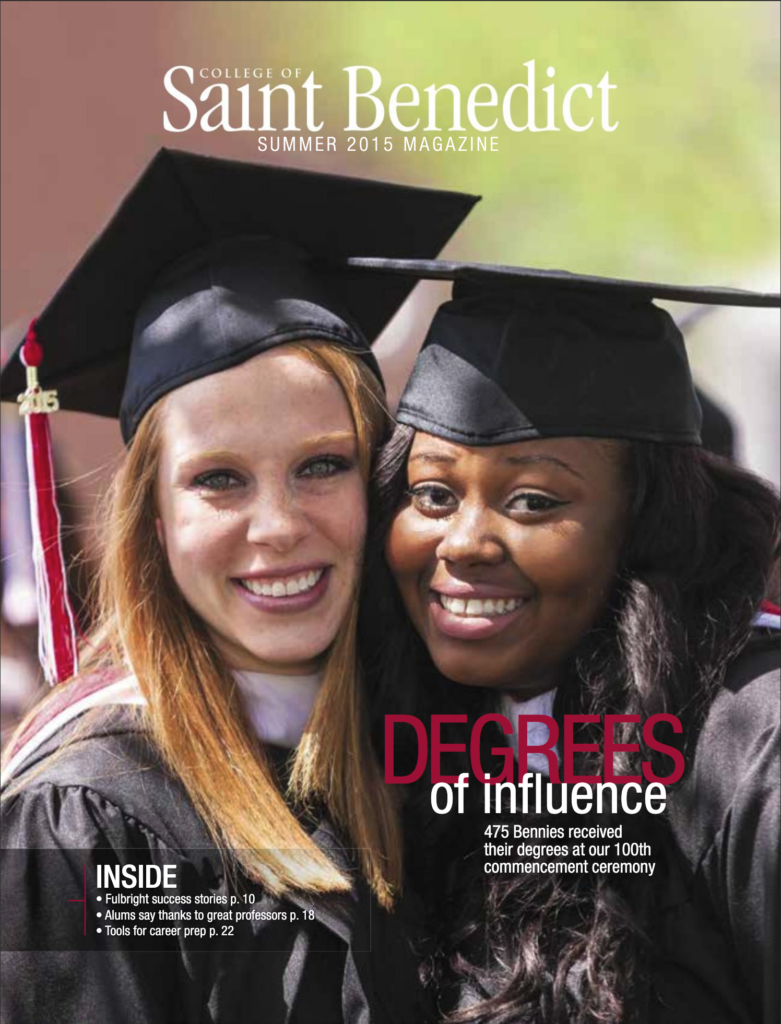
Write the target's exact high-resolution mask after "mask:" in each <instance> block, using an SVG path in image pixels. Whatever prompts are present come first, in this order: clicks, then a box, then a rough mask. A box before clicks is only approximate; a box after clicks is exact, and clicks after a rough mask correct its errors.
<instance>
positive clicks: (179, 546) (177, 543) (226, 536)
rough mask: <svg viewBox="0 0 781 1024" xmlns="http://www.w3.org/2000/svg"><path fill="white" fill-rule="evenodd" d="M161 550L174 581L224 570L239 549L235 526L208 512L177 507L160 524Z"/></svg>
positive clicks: (230, 518) (221, 516) (233, 521)
mask: <svg viewBox="0 0 781 1024" xmlns="http://www.w3.org/2000/svg"><path fill="white" fill-rule="evenodd" d="M162 524H163V534H164V541H163V547H164V550H165V553H166V556H167V558H168V562H169V565H170V566H171V571H172V572H173V574H174V578H175V579H177V581H179V580H180V579H182V578H184V579H188V578H192V577H193V576H196V575H199V574H200V573H205V572H208V571H210V570H212V571H217V570H220V569H226V570H227V569H228V568H229V567H230V564H231V560H234V561H235V554H236V551H237V548H238V545H239V535H240V529H239V524H238V522H236V521H235V520H234V519H233V518H232V517H229V516H226V515H216V514H215V513H214V512H213V511H212V510H199V509H191V508H189V507H178V508H173V509H171V510H170V513H169V515H168V516H167V517H166V518H164V519H163V520H162Z"/></svg>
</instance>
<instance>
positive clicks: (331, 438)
mask: <svg viewBox="0 0 781 1024" xmlns="http://www.w3.org/2000/svg"><path fill="white" fill-rule="evenodd" d="M357 440H358V435H357V434H356V433H355V431H354V430H335V431H333V433H331V434H317V435H315V436H314V437H308V438H306V440H305V441H304V442H303V444H302V447H307V448H319V447H320V445H323V444H339V442H341V441H357Z"/></svg>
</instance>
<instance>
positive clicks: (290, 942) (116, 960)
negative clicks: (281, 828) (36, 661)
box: [0, 708, 430, 1024]
mask: <svg viewBox="0 0 781 1024" xmlns="http://www.w3.org/2000/svg"><path fill="white" fill-rule="evenodd" d="M82 725H83V723H82ZM81 727H82V726H80V725H79V724H78V722H77V723H76V724H74V725H71V726H66V727H65V729H64V730H63V731H62V732H61V733H60V734H58V735H56V736H55V737H53V738H52V739H51V740H50V741H48V742H47V743H46V744H45V745H43V746H42V747H41V749H40V750H39V751H37V752H36V753H35V754H34V755H32V756H31V757H30V758H29V759H28V761H27V762H26V763H25V764H24V765H23V766H22V768H21V769H20V770H19V771H17V772H16V773H15V775H14V780H15V781H16V780H21V779H22V778H23V777H24V776H26V775H29V776H30V781H29V783H28V785H27V786H26V787H25V788H24V789H22V790H21V791H20V792H19V793H18V794H17V795H15V796H11V797H10V798H8V799H7V800H6V801H4V806H3V811H2V825H3V835H2V846H3V851H2V865H3V871H2V891H1V892H0V909H1V910H2V926H1V927H2V960H3V985H2V1020H3V1022H4V1024H40V1022H43V1021H47V1022H49V1021H57V1022H58V1024H85V1022H93V1021H95V1022H97V1021H100V1022H104V1021H106V1022H108V1021H111V1022H112V1024H125V1022H127V1024H136V1022H138V1024H141V1022H143V1024H206V1022H208V1024H238V1022H245V1021H262V1022H263V1024H266V1022H268V1024H277V1022H279V1024H331V1022H346V1024H374V1022H377V1024H391V1022H392V1024H421V1022H423V1021H427V1020H429V1019H430V1013H429V1007H428V1003H427V1002H426V1001H425V997H424V996H423V994H422V993H421V990H420V987H419V985H418V982H417V970H416V968H417V964H416V960H415V957H414V956H413V954H412V952H411V948H410V941H409V938H408V931H407V926H408V925H409V927H410V928H411V924H410V921H409V919H410V917H411V911H410V908H409V901H407V902H406V903H405V904H404V905H402V906H401V907H400V908H398V909H397V910H396V911H395V912H394V913H393V914H392V915H389V914H386V913H384V912H383V911H382V910H381V909H380V908H379V907H378V906H377V905H376V904H375V903H374V900H373V897H372V896H371V893H370V892H369V890H368V887H367V886H366V884H365V883H364V882H363V880H362V879H361V878H360V876H359V875H358V874H357V872H356V871H355V869H354V865H353V864H352V863H351V859H350V855H349V853H348V852H347V851H346V850H345V849H344V847H343V844H342V842H341V841H340V839H339V836H338V834H337V832H336V830H335V829H334V828H333V826H332V825H331V824H330V822H329V821H328V820H327V819H326V818H322V819H321V820H320V821H319V823H317V824H316V827H315V828H314V831H313V838H314V839H315V841H316V842H317V843H318V844H319V845H320V846H321V847H322V848H324V849H327V850H328V852H329V854H330V855H331V857H332V858H333V859H334V860H335V862H336V863H337V864H338V865H340V866H341V867H342V868H343V869H345V870H346V871H348V872H349V873H350V874H351V876H352V877H353V879H354V884H353V889H352V891H351V892H350V893H347V894H344V896H342V895H334V896H329V897H326V898H317V899H310V898H305V897H303V896H301V897H299V896H296V895H293V896H291V897H289V898H286V899H284V900H277V899H274V898H272V897H270V896H269V895H268V894H265V893H264V892H263V891H262V890H261V888H260V887H259V886H257V885H254V884H253V883H250V882H249V881H248V880H247V879H240V880H239V888H240V889H241V891H243V892H252V893H254V894H255V896H256V902H255V903H254V905H253V906H254V909H256V910H263V911H267V912H268V913H269V914H272V915H273V913H274V912H275V911H280V910H286V911H287V913H288V919H287V920H273V919H272V920H268V921H265V922H262V923H259V922H251V923H244V924H242V925H236V926H235V935H234V937H233V938H232V939H226V940H220V942H219V943H218V942H217V941H216V940H215V941H212V942H207V943H204V942H203V941H199V940H196V939H189V940H188V939H185V938H175V939H170V938H169V939H161V940H159V943H160V945H159V947H158V949H157V950H156V951H154V952H149V951H143V950H138V949H133V948H130V947H131V944H132V940H127V941H124V940H117V941H115V940H111V942H112V943H113V944H114V945H115V946H116V948H113V949H111V950H110V951H106V949H105V946H103V947H101V948H98V944H99V943H100V944H102V943H106V942H108V941H109V940H107V939H104V938H101V939H100V940H98V939H97V937H96V936H95V931H94V929H95V928H96V927H97V926H98V925H100V924H101V923H102V922H101V921H100V920H98V918H97V913H98V912H99V911H106V909H107V905H106V903H100V902H96V901H95V896H96V890H95V889H94V888H93V886H92V885H90V886H88V887H86V896H87V903H86V904H85V905H84V914H85V920H87V930H88V932H89V938H88V939H84V940H82V939H81V938H80V937H79V936H80V935H81V928H80V915H81V913H82V907H81V905H80V904H76V903H71V902H70V899H71V897H78V896H81V895H82V892H81V890H82V885H83V883H82V877H83V873H84V870H85V868H84V865H85V861H88V860H91V859H93V858H95V859H101V858H100V857H98V853H97V852H98V851H106V850H108V851H110V855H111V856H115V857H116V859H118V860H119V861H120V862H121V863H127V862H132V861H133V860H134V859H136V857H137V856H138V855H140V856H141V857H142V858H143V859H145V860H147V861H149V860H150V859H151V862H152V863H156V864H161V865H162V864H163V863H169V864H170V863H173V864H175V865H177V869H178V871H179V876H180V877H183V878H185V879H186V880H187V881H186V888H187V891H189V892H190V893H207V894H215V893H217V894H228V893H231V892H235V891H237V890H236V888H235V887H234V888H232V887H231V883H230V881H229V877H227V876H226V866H225V864H224V863H223V861H222V858H221V857H220V855H219V853H218V852H217V851H215V850H214V848H213V843H212V841H211V839H210V837H209V835H208V833H207V831H206V829H205V826H204V824H203V822H202V820H201V819H200V817H199V816H198V814H197V813H196V811H195V809H194V808H193V805H192V803H191V802H190V800H189V798H188V797H187V795H186V794H185V792H184V790H183V788H182V787H181V785H180V784H179V782H178V781H177V780H176V779H174V778H173V777H172V776H171V775H170V774H169V773H168V772H166V771H165V770H164V768H163V767H162V766H161V764H160V762H159V759H158V758H157V756H156V754H155V752H154V751H153V749H152V748H151V746H150V744H149V742H148V741H147V739H146V738H145V735H144V733H143V731H142V729H141V727H140V726H139V724H138V719H136V718H134V716H133V712H132V711H131V710H130V709H128V708H112V709H111V710H110V711H109V710H103V711H101V712H100V713H99V715H98V716H97V718H96V720H95V722H94V723H93V724H91V725H90V727H89V734H88V735H87V736H86V737H85V738H83V739H79V740H78V741H77V742H75V743H74V744H73V745H72V746H70V747H69V748H68V749H67V751H66V752H65V753H64V754H61V755H59V756H58V757H55V758H52V757H50V756H49V755H50V754H51V753H52V752H53V751H55V750H56V749H57V748H58V747H59V746H60V744H61V743H62V740H63V738H64V736H65V735H67V734H68V733H69V732H70V731H71V730H72V729H78V728H81ZM33 772H35V773H36V774H34V775H33V774H31V773H33ZM104 855H105V854H101V857H103V856H104ZM229 874H230V873H228V875H229ZM93 877H94V873H93V872H92V871H91V872H90V879H91V880H92V878H93ZM75 908H78V909H75ZM210 908H211V909H213V904H211V905H210ZM217 909H221V908H217ZM290 911H297V920H296V921H293V920H291V919H290ZM305 911H306V912H307V913H306V914H305V913H304V912H305ZM307 917H311V920H310V919H307ZM74 924H76V927H75V928H74ZM220 927H221V926H220ZM74 936H77V937H76V938H74ZM79 947H80V948H79ZM147 949H148V946H147ZM33 950H34V951H33Z"/></svg>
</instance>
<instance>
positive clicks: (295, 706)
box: [233, 672, 323, 750]
mask: <svg viewBox="0 0 781 1024" xmlns="http://www.w3.org/2000/svg"><path fill="white" fill-rule="evenodd" d="M233 678H234V679H235V680H236V683H237V684H238V687H239V689H240V690H241V696H242V699H243V702H244V708H245V710H246V712H247V717H248V718H249V720H250V723H251V725H252V727H253V729H254V730H255V733H256V735H257V736H258V738H259V739H261V740H263V742H264V743H271V744H273V745H274V746H276V747H284V748H285V749H288V750H289V749H292V748H293V747H297V746H298V744H299V741H300V740H301V737H302V735H303V733H304V727H305V726H306V723H307V721H308V719H309V716H310V714H311V713H312V708H313V707H314V703H315V699H316V697H317V694H318V692H319V690H320V686H321V685H322V682H323V677H322V675H321V674H320V673H314V674H313V675H308V676H278V675H272V674H270V673H267V672H234V673H233Z"/></svg>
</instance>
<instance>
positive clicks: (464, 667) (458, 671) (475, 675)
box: [434, 658, 507, 689]
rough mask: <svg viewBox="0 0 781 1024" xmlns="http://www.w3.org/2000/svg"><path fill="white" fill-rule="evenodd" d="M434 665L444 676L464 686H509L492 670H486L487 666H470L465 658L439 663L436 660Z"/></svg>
mask: <svg viewBox="0 0 781 1024" xmlns="http://www.w3.org/2000/svg"><path fill="white" fill-rule="evenodd" d="M434 664H435V665H436V666H437V668H438V669H439V671H440V672H441V673H442V675H443V676H445V677H446V678H447V679H450V680H452V682H454V683H460V684H461V685H462V686H475V687H484V688H485V689H495V688H497V687H501V686H506V685H507V683H506V681H505V680H504V678H497V677H496V676H495V675H493V674H492V673H491V672H490V670H486V666H485V665H470V664H469V662H468V660H465V659H463V658H445V659H441V660H439V661H437V659H436V658H434Z"/></svg>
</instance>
